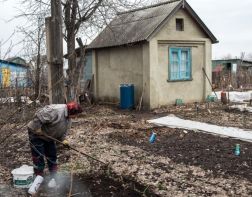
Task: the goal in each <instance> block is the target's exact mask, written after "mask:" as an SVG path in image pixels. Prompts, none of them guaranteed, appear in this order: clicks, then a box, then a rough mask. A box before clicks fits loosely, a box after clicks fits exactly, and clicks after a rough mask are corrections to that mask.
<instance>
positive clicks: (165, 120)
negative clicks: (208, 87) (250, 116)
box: [148, 115, 252, 142]
mask: <svg viewBox="0 0 252 197" xmlns="http://www.w3.org/2000/svg"><path fill="white" fill-rule="evenodd" d="M148 122H149V123H153V124H156V125H159V126H167V127H170V128H181V129H188V130H197V131H204V132H207V133H212V134H218V135H222V136H227V137H232V138H237V139H240V140H243V141H249V142H252V131H251V130H244V129H239V128H235V127H222V126H217V125H211V124H207V123H202V122H196V121H192V120H184V119H181V118H178V117H175V116H173V115H170V116H166V117H162V118H158V119H154V120H148Z"/></svg>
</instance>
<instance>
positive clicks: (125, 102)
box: [120, 84, 134, 109]
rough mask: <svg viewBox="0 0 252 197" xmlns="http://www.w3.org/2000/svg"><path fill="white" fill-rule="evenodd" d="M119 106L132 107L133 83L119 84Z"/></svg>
mask: <svg viewBox="0 0 252 197" xmlns="http://www.w3.org/2000/svg"><path fill="white" fill-rule="evenodd" d="M120 108H121V109H132V108H134V85H133V84H121V85H120Z"/></svg>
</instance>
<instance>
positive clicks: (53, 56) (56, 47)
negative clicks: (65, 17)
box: [46, 0, 65, 104]
mask: <svg viewBox="0 0 252 197" xmlns="http://www.w3.org/2000/svg"><path fill="white" fill-rule="evenodd" d="M46 43H47V44H46V45H47V61H48V89H49V100H50V103H51V104H60V103H65V99H64V77H63V36H62V9H61V0H51V17H48V18H46Z"/></svg>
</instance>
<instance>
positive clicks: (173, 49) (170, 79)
mask: <svg viewBox="0 0 252 197" xmlns="http://www.w3.org/2000/svg"><path fill="white" fill-rule="evenodd" d="M183 51H186V52H187V54H188V60H187V63H186V73H187V72H189V74H188V76H187V75H186V76H185V77H183V76H181V75H182V73H181V68H182V64H181V62H182V59H181V54H182V52H183ZM173 52H177V53H178V62H179V63H178V70H179V71H178V74H179V77H173V75H172V72H171V69H172V62H173V59H172V53H173ZM168 57H169V58H168V80H167V81H168V82H176V81H191V80H192V55H191V48H189V47H169V49H168Z"/></svg>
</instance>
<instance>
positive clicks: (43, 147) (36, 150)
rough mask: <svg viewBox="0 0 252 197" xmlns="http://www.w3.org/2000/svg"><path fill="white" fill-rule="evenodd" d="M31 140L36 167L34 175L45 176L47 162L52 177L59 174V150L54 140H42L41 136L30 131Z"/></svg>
mask: <svg viewBox="0 0 252 197" xmlns="http://www.w3.org/2000/svg"><path fill="white" fill-rule="evenodd" d="M28 134H29V140H30V147H31V153H32V161H33V165H34V173H35V174H36V175H41V176H43V173H44V168H45V161H44V157H45V158H46V160H47V165H48V169H49V172H50V174H51V175H53V174H55V173H56V172H57V150H56V144H55V142H54V141H52V140H49V141H48V140H45V139H42V138H41V136H39V135H36V134H34V133H32V132H31V131H29V129H28Z"/></svg>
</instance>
